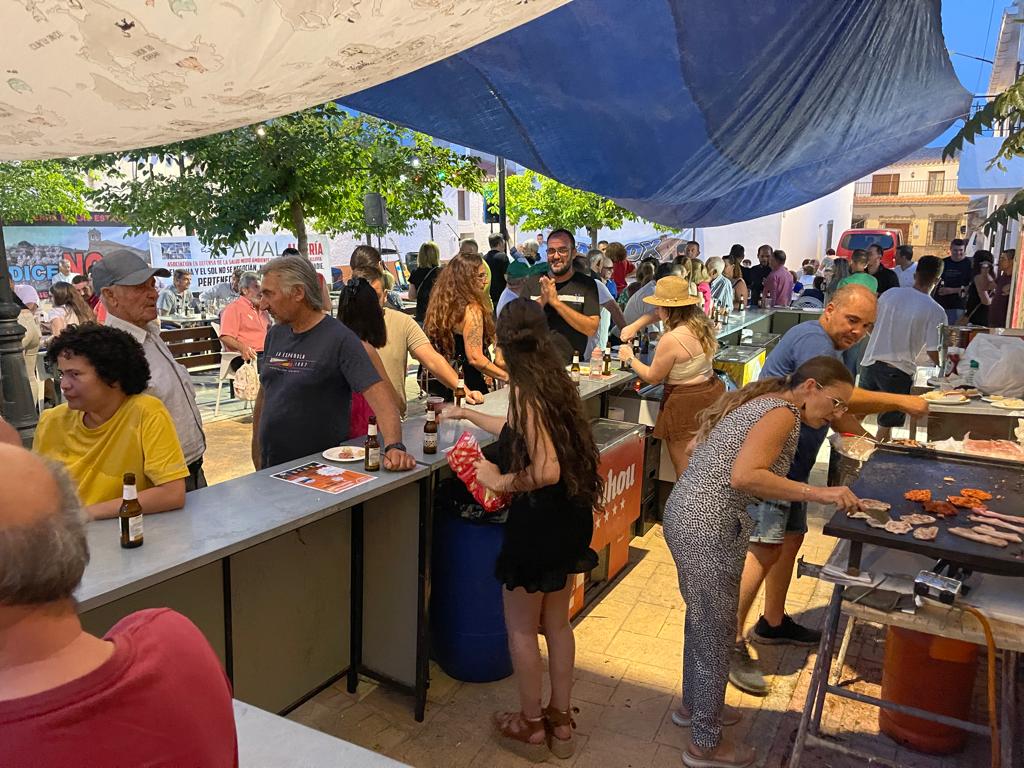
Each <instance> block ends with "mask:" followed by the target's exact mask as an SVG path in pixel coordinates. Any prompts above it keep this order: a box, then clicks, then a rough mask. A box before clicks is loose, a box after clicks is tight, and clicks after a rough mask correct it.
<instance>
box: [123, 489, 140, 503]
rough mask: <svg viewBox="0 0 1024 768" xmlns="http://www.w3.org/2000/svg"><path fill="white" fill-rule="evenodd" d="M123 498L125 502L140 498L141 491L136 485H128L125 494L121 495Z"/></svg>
mask: <svg viewBox="0 0 1024 768" xmlns="http://www.w3.org/2000/svg"><path fill="white" fill-rule="evenodd" d="M121 498H123V499H124V500H125V501H131V500H132V499H137V498H139V489H138V488H137V487H136V486H134V485H126V486H125V487H124V492H123V493H122V494H121Z"/></svg>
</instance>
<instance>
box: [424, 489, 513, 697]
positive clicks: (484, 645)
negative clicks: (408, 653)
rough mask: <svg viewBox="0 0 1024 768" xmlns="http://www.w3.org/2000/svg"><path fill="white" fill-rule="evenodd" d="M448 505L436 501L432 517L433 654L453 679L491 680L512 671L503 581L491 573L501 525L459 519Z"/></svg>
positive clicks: (502, 528) (465, 680)
mask: <svg viewBox="0 0 1024 768" xmlns="http://www.w3.org/2000/svg"><path fill="white" fill-rule="evenodd" d="M439 496H440V494H439ZM442 498H443V497H442ZM439 502H441V499H439ZM452 506H454V505H452ZM452 506H449V505H447V504H444V503H443V502H442V503H439V504H438V509H437V512H438V514H437V517H436V518H435V521H436V522H435V527H434V548H433V549H434V557H433V568H432V578H431V594H430V650H431V655H432V656H433V658H434V660H435V661H436V662H437V663H438V664H439V665H440V666H441V669H443V670H444V671H445V673H446V674H448V675H449V676H450V677H453V678H455V679H456V680H462V681H464V682H467V683H489V682H492V681H494V680H501V679H502V678H505V677H508V676H509V675H511V674H512V658H511V657H510V656H509V651H508V633H507V632H506V631H505V615H504V612H503V609H502V597H501V591H502V589H503V587H502V585H501V582H499V581H498V580H497V579H496V578H495V577H494V564H495V562H496V561H497V559H498V552H499V551H501V545H502V541H503V540H504V537H505V526H504V525H501V524H496V523H492V522H486V521H477V520H466V519H463V518H462V517H461V516H459V514H458V511H457V510H455V509H453V508H452Z"/></svg>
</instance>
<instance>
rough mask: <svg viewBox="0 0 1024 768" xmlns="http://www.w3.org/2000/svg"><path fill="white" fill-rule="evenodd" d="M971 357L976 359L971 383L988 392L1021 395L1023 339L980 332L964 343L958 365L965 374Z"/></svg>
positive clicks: (1013, 395)
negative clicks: (976, 363)
mask: <svg viewBox="0 0 1024 768" xmlns="http://www.w3.org/2000/svg"><path fill="white" fill-rule="evenodd" d="M972 360H977V361H978V373H977V376H975V379H974V386H976V387H977V388H978V389H980V390H981V391H982V392H984V393H985V394H987V395H1003V396H1004V397H1021V396H1022V395H1024V339H1020V338H1017V337H1015V336H993V335H992V334H989V333H979V334H978V335H977V336H975V337H974V338H973V339H971V343H970V344H968V345H967V349H966V350H965V351H964V355H963V358H962V359H961V361H960V364H959V370H960V373H961V374H963V373H965V372H966V371H967V370H968V369H969V368H970V365H971V361H972Z"/></svg>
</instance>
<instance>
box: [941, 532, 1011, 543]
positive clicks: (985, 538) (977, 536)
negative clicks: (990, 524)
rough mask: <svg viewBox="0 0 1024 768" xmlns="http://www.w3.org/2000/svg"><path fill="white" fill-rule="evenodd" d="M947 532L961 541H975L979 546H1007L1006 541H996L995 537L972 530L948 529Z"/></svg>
mask: <svg viewBox="0 0 1024 768" xmlns="http://www.w3.org/2000/svg"><path fill="white" fill-rule="evenodd" d="M949 532H950V533H952V534H953V535H954V536H959V537H960V538H961V539H970V540H971V541H976V542H978V543H979V544H988V545H990V546H993V547H1005V546H1008V545H1009V542H1008V541H1004V540H1003V539H997V538H996V537H995V536H989V535H987V534H984V533H979V532H978V531H976V530H974V529H973V528H950V529H949Z"/></svg>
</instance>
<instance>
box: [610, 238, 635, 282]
mask: <svg viewBox="0 0 1024 768" xmlns="http://www.w3.org/2000/svg"><path fill="white" fill-rule="evenodd" d="M604 255H605V256H607V257H608V258H609V259H611V260H612V280H614V281H615V287H616V288H617V289H618V292H619V293H622V291H623V290H625V288H626V278H627V277H629V276H630V275H631V274H633V272H635V271H636V267H635V266H634V265H633V262H631V261H630V260H629V258H628V257H627V256H626V246H624V245H623V244H622V243H608V248H607V249H606V250H605V252H604Z"/></svg>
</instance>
